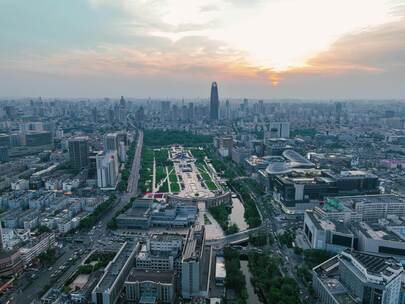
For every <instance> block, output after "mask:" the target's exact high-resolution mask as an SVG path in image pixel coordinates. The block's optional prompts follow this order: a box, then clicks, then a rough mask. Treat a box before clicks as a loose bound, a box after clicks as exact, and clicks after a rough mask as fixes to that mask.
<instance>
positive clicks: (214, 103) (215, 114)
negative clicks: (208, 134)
mask: <svg viewBox="0 0 405 304" xmlns="http://www.w3.org/2000/svg"><path fill="white" fill-rule="evenodd" d="M218 119H219V99H218V86H217V83H216V82H213V83H212V85H211V99H210V120H218Z"/></svg>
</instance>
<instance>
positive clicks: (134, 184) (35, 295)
mask: <svg viewBox="0 0 405 304" xmlns="http://www.w3.org/2000/svg"><path fill="white" fill-rule="evenodd" d="M142 146H143V132H142V131H139V136H138V142H137V146H136V150H135V155H134V160H133V163H132V168H131V173H130V177H129V179H128V189H127V192H125V193H122V194H119V196H118V197H117V201H116V204H115V205H114V206H113V207H112V208H111V209H110V210H109V211H108V212H106V213H105V214H104V215H103V216H102V217H101V218H100V219H99V221H98V222H97V223H96V225H95V226H94V227H93V229H91V231H79V232H77V233H76V234H75V235H74V237H73V239H75V240H80V241H81V242H82V243H79V244H69V243H67V242H63V243H64V247H63V248H62V249H61V250H62V255H61V256H60V257H59V258H58V259H57V260H56V262H55V263H54V264H53V265H52V267H48V268H43V269H41V270H39V271H38V272H36V275H37V276H38V277H37V278H36V279H35V280H33V281H32V282H31V283H30V284H29V285H27V283H28V280H27V279H24V278H20V279H19V280H18V281H21V283H20V284H19V285H18V286H16V287H17V288H21V291H20V292H19V293H16V295H15V297H14V299H13V300H12V301H11V303H18V304H30V303H36V302H35V301H37V300H39V298H40V293H41V292H42V291H43V289H44V288H47V287H49V286H50V285H52V286H54V287H61V286H63V283H64V281H65V280H66V279H68V278H69V277H70V276H71V275H72V274H73V273H74V272H75V271H76V269H77V267H78V266H79V265H80V261H81V259H83V258H84V257H85V256H86V255H87V253H88V252H90V251H91V250H92V249H93V248H96V247H99V244H98V241H99V240H103V241H105V242H108V241H109V240H111V239H112V238H111V234H110V231H108V230H107V223H108V222H109V221H110V220H111V219H112V218H113V217H114V215H115V213H116V212H118V211H119V210H120V209H121V208H123V207H124V206H125V205H126V204H127V203H128V202H129V200H130V199H131V198H132V197H134V196H136V195H137V193H138V180H139V168H140V164H141V154H142ZM79 251H80V253H78V260H76V261H75V262H73V263H71V265H70V266H67V268H65V269H64V270H63V271H60V273H59V276H54V277H51V276H52V275H53V274H54V273H55V272H57V270H58V269H59V267H61V266H63V265H69V259H70V258H71V257H73V256H74V252H79ZM22 285H25V288H23V287H24V286H22ZM41 296H42V295H41Z"/></svg>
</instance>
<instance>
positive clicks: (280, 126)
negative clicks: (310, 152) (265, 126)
mask: <svg viewBox="0 0 405 304" xmlns="http://www.w3.org/2000/svg"><path fill="white" fill-rule="evenodd" d="M289 137H290V123H289V122H272V123H270V128H269V131H268V132H267V134H266V138H289Z"/></svg>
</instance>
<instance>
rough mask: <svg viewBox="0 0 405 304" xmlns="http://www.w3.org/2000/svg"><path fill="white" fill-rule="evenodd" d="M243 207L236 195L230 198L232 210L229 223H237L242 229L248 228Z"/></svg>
mask: <svg viewBox="0 0 405 304" xmlns="http://www.w3.org/2000/svg"><path fill="white" fill-rule="evenodd" d="M244 214H245V207H243V205H242V202H241V201H240V200H239V198H238V197H233V198H232V212H231V214H230V216H229V218H230V220H231V223H235V224H236V225H238V227H239V230H240V231H243V230H246V229H248V228H249V226H248V224H246V222H245V218H244V216H243V215H244Z"/></svg>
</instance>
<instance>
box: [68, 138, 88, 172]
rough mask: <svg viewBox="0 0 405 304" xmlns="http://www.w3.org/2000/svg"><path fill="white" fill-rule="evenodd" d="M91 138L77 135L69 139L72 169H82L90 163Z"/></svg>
mask: <svg viewBox="0 0 405 304" xmlns="http://www.w3.org/2000/svg"><path fill="white" fill-rule="evenodd" d="M88 142H89V138H88V137H87V136H80V137H75V138H72V139H70V140H69V158H70V164H71V167H72V169H74V170H76V171H80V170H82V169H83V168H85V167H87V166H88V164H89V144H88Z"/></svg>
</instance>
